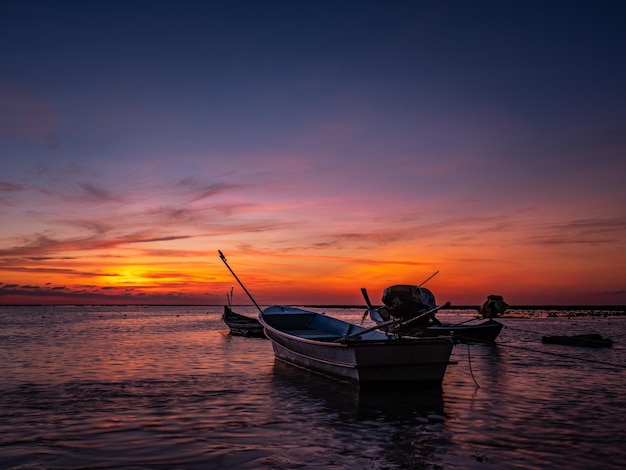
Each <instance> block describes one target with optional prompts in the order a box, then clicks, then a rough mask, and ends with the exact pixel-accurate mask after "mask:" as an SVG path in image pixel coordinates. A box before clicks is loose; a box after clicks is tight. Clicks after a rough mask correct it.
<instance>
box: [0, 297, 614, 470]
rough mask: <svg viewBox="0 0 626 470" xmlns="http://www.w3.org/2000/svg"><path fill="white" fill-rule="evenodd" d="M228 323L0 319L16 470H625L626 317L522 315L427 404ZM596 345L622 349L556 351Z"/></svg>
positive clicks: (45, 310) (349, 312)
mask: <svg viewBox="0 0 626 470" xmlns="http://www.w3.org/2000/svg"><path fill="white" fill-rule="evenodd" d="M237 310H238V311H239V312H240V313H250V314H252V315H254V314H255V313H254V310H253V309H251V308H249V307H241V308H239V309H237ZM221 311H222V308H221V307H135V306H133V307H74V306H70V307H68V306H66V307H6V306H5V307H1V306H0V325H1V326H0V380H1V381H0V468H2V469H87V468H88V469H110V468H116V469H121V468H130V469H207V468H237V469H240V468H241V469H257V468H259V469H295V468H319V469H322V468H324V469H327V468H355V469H468V468H469V469H496V468H506V469H510V468H520V469H521V468H524V469H531V468H532V469H534V468H541V469H543V468H550V469H552V468H554V469H559V468H562V469H592V468H598V469H600V468H601V469H612V468H614V469H617V468H620V469H621V468H626V449H625V448H624V442H625V438H626V413H625V411H624V410H626V390H625V387H626V317H625V316H612V315H609V316H607V317H604V316H585V317H566V316H564V313H560V314H559V315H561V316H560V317H557V318H554V317H551V316H549V314H548V313H549V312H542V311H535V312H528V311H526V312H516V311H513V312H509V313H508V314H507V316H505V317H504V318H503V319H502V323H504V324H505V325H506V328H505V329H504V330H503V331H502V333H501V334H500V337H499V340H498V342H499V344H497V345H496V346H486V345H471V346H468V345H463V344H460V345H458V346H456V347H455V349H454V352H453V357H452V358H453V359H454V360H456V361H458V364H456V365H453V366H450V367H449V368H448V371H447V373H446V377H445V379H444V382H443V387H442V389H441V390H440V391H439V390H436V391H428V392H419V391H414V390H405V391H382V390H376V391H359V390H358V389H357V388H355V387H353V386H348V385H345V384H341V383H339V382H335V381H333V380H330V379H326V378H324V377H317V376H313V375H311V374H307V373H305V372H303V371H301V370H299V369H296V368H293V367H290V366H287V365H283V364H281V363H275V362H274V355H273V352H272V348H271V345H270V343H269V341H268V340H265V339H251V338H241V337H233V336H230V335H229V334H228V329H227V328H226V326H225V325H224V324H223V323H222V321H221V318H220V316H221ZM317 311H322V310H319V309H318V310H317ZM362 312H363V310H362V309H328V310H326V313H328V314H329V315H333V316H337V317H339V318H342V319H346V320H349V321H353V322H355V323H359V322H360V317H361V314H362ZM471 316H472V312H468V311H465V312H463V311H446V312H444V313H441V314H439V315H438V317H439V318H440V319H442V320H444V321H451V322H453V321H457V322H458V321H463V320H467V319H469V318H471ZM365 324H366V325H369V320H368V321H366V322H365ZM587 332H597V333H600V334H601V335H603V336H606V337H609V338H611V339H612V340H613V341H614V343H615V344H614V346H613V348H605V349H587V348H575V347H568V346H558V345H547V344H542V343H541V336H542V335H543V334H577V333H587Z"/></svg>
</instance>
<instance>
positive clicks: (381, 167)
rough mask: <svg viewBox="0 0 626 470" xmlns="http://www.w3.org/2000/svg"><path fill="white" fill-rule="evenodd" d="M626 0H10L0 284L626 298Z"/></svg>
mask: <svg viewBox="0 0 626 470" xmlns="http://www.w3.org/2000/svg"><path fill="white" fill-rule="evenodd" d="M625 25H626V2H619V1H610V2H605V1H588V2H580V1H563V2H561V1H547V2H546V1H537V2H534V1H511V2H509V1H393V0H386V1H342V0H333V1H312V0H311V1H307V0H302V1H207V2H200V1H185V0H177V1H150V0H142V1H134V0H127V1H115V0H113V1H104V0H103V1H64V0H59V1H30V0H2V1H0V43H1V44H2V47H1V48H0V158H1V162H2V166H1V170H0V304H16V303H78V304H82V303H142V304H143V303H164V304H170V303H182V304H186V303H192V304H221V303H224V302H225V301H226V293H227V292H229V291H230V288H231V286H232V285H233V284H234V285H235V299H234V300H235V303H249V302H248V301H247V299H246V298H245V296H244V294H243V291H242V290H241V289H240V288H239V287H238V286H237V284H236V282H235V280H234V279H233V277H232V276H231V274H230V273H229V272H228V270H227V269H226V267H225V266H224V264H223V263H222V262H221V261H220V259H219V256H218V253H217V250H218V249H220V250H222V251H223V252H224V254H225V255H226V257H227V258H228V261H229V264H230V266H231V267H232V268H233V270H234V271H235V272H236V273H237V275H238V276H239V277H240V279H241V280H242V281H243V282H244V284H245V285H246V287H247V288H248V290H249V291H250V292H251V293H252V294H253V296H254V297H255V299H256V300H257V302H258V303H260V304H263V305H266V304H272V303H283V304H289V303H292V304H328V303H332V304H358V303H361V302H362V299H361V294H360V288H361V287H367V288H368V290H369V292H370V296H371V298H372V300H374V301H375V302H379V301H380V296H381V294H382V290H383V289H384V288H385V287H387V286H389V285H393V284H420V283H421V282H423V281H424V280H425V279H426V278H428V277H429V276H430V275H431V274H433V273H434V272H436V271H439V273H438V274H437V275H436V276H435V277H434V278H432V279H431V280H430V281H428V283H427V284H426V287H429V288H430V289H431V290H432V291H433V292H434V293H435V295H436V297H437V300H438V302H440V303H441V302H445V301H451V302H452V304H453V305H454V304H457V305H461V304H465V305H467V304H469V305H479V304H480V303H482V302H483V301H484V300H485V298H486V296H487V295H488V294H500V295H503V296H504V298H505V300H507V302H508V303H509V304H512V305H521V304H533V305H537V304H560V305H562V304H565V305H573V304H596V305H608V304H611V305H615V304H626V184H625V178H626V59H625V57H626V55H625V54H626V52H625V51H626V26H625Z"/></svg>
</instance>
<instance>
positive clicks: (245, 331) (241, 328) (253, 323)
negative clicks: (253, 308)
mask: <svg viewBox="0 0 626 470" xmlns="http://www.w3.org/2000/svg"><path fill="white" fill-rule="evenodd" d="M222 321H223V322H224V323H226V325H228V328H230V333H231V334H232V335H236V336H247V337H254V338H263V337H265V335H264V334H263V326H262V325H261V323H259V320H257V319H256V318H250V317H246V316H245V315H241V314H239V313H236V312H233V311H232V309H231V308H230V307H229V306H228V305H224V313H223V314H222Z"/></svg>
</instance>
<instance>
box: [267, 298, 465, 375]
mask: <svg viewBox="0 0 626 470" xmlns="http://www.w3.org/2000/svg"><path fill="white" fill-rule="evenodd" d="M259 321H260V322H261V324H262V325H263V327H264V328H265V335H266V336H267V337H268V338H269V339H270V341H271V342H272V347H273V349H274V354H275V356H276V358H277V359H279V360H282V361H284V362H287V363H290V364H293V365H296V366H299V367H302V368H304V369H306V370H310V371H313V372H317V373H321V374H324V375H328V376H331V377H335V378H339V379H343V380H347V381H351V382H358V383H360V384H366V383H376V382H385V383H411V382H413V383H421V384H426V383H429V384H438V385H439V386H440V385H441V382H442V381H443V377H444V374H445V371H446V368H447V366H448V364H450V354H451V353H452V347H453V344H454V340H453V339H452V337H450V336H448V337H445V336H441V337H422V338H412V337H409V338H407V337H399V336H396V335H389V334H387V333H384V332H382V331H376V329H377V328H378V326H374V327H371V328H363V327H361V326H358V325H354V324H352V323H348V322H345V321H343V320H339V319H337V318H333V317H329V316H327V315H323V314H320V313H315V312H311V311H308V310H303V309H299V308H295V307H283V306H272V307H268V308H266V309H265V310H263V311H262V312H261V314H260V315H259Z"/></svg>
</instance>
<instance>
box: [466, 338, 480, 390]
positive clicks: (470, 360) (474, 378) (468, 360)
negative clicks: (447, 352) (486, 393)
mask: <svg viewBox="0 0 626 470" xmlns="http://www.w3.org/2000/svg"><path fill="white" fill-rule="evenodd" d="M467 362H468V364H469V370H470V374H472V379H473V380H474V383H475V384H476V388H480V385H478V382H477V381H476V377H474V371H473V370H472V356H471V354H470V345H469V344H467Z"/></svg>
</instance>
